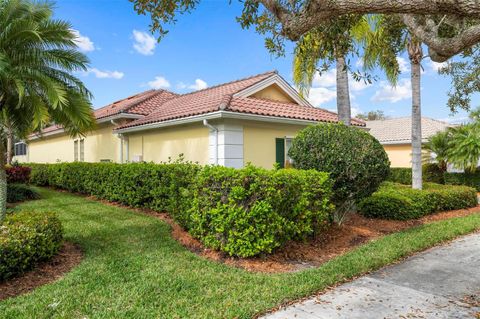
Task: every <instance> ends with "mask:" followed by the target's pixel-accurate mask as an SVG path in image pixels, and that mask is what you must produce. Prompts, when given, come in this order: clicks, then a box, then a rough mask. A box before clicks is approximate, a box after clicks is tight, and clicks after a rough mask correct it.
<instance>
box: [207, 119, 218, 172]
mask: <svg viewBox="0 0 480 319" xmlns="http://www.w3.org/2000/svg"><path fill="white" fill-rule="evenodd" d="M203 125H205V126H206V127H208V128H209V129H210V130H212V131H214V132H215V142H214V143H215V144H214V145H213V150H214V154H215V155H214V157H213V160H214V163H215V165H218V128H216V127H215V126H213V125H212V124H210V123H208V121H207V120H203Z"/></svg>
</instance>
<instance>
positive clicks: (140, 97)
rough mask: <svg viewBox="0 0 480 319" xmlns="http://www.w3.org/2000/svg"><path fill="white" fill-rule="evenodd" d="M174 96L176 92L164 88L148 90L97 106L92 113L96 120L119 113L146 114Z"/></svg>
mask: <svg viewBox="0 0 480 319" xmlns="http://www.w3.org/2000/svg"><path fill="white" fill-rule="evenodd" d="M176 96H177V94H175V93H172V92H169V91H165V90H149V91H145V92H142V93H139V94H136V95H133V96H130V97H127V98H125V99H122V100H119V101H117V102H114V103H112V104H109V105H107V106H104V107H102V108H99V109H97V110H95V112H94V114H95V118H96V119H97V120H98V119H101V118H104V117H108V116H112V115H117V114H120V113H129V114H138V115H147V114H150V113H152V111H153V110H154V109H155V107H156V106H158V105H161V104H163V103H165V102H166V101H168V100H170V99H172V98H174V97H176Z"/></svg>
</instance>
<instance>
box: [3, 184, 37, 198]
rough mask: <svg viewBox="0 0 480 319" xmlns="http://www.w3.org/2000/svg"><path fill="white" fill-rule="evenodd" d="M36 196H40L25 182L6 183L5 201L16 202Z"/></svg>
mask: <svg viewBox="0 0 480 319" xmlns="http://www.w3.org/2000/svg"><path fill="white" fill-rule="evenodd" d="M37 198H40V195H39V194H38V193H37V192H36V191H35V190H34V189H32V188H31V187H29V186H27V185H25V184H7V203H18V202H23V201H25V200H31V199H37Z"/></svg>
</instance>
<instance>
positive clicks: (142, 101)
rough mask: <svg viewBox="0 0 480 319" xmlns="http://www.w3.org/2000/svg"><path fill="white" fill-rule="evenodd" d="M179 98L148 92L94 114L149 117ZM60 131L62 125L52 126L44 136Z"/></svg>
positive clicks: (105, 107) (102, 108) (162, 92)
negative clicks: (161, 106)
mask: <svg viewBox="0 0 480 319" xmlns="http://www.w3.org/2000/svg"><path fill="white" fill-rule="evenodd" d="M177 96H178V95H177V94H175V93H173V92H169V91H166V90H148V91H145V92H142V93H139V94H135V95H132V96H129V97H127V98H125V99H122V100H119V101H116V102H113V103H111V104H109V105H106V106H104V107H101V108H99V109H96V110H94V112H93V114H94V116H95V118H96V119H97V120H99V119H102V118H105V117H109V116H113V115H118V114H120V113H127V114H136V115H147V114H150V113H152V112H153V111H154V110H155V108H156V107H158V106H159V105H162V104H163V103H165V102H166V101H168V100H170V99H173V98H175V97H177ZM60 129H62V126H60V125H56V124H55V125H51V126H49V127H46V128H44V129H43V130H42V134H45V133H49V132H54V131H56V130H60ZM34 135H36V134H34Z"/></svg>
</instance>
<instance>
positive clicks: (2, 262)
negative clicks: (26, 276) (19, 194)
mask: <svg viewBox="0 0 480 319" xmlns="http://www.w3.org/2000/svg"><path fill="white" fill-rule="evenodd" d="M62 233H63V232H62V225H61V223H60V220H59V219H58V218H57V217H56V216H55V214H53V213H35V212H19V213H15V214H13V215H10V216H8V217H7V218H6V219H5V221H4V223H3V224H2V225H0V281H2V280H5V279H7V278H10V277H13V276H15V275H18V274H21V273H23V272H24V271H26V270H28V269H30V268H32V267H33V266H34V265H35V264H36V263H38V262H40V261H44V260H47V259H49V258H51V257H53V256H54V255H55V254H56V253H57V252H58V250H59V249H60V246H61V244H62V239H63V235H62Z"/></svg>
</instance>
